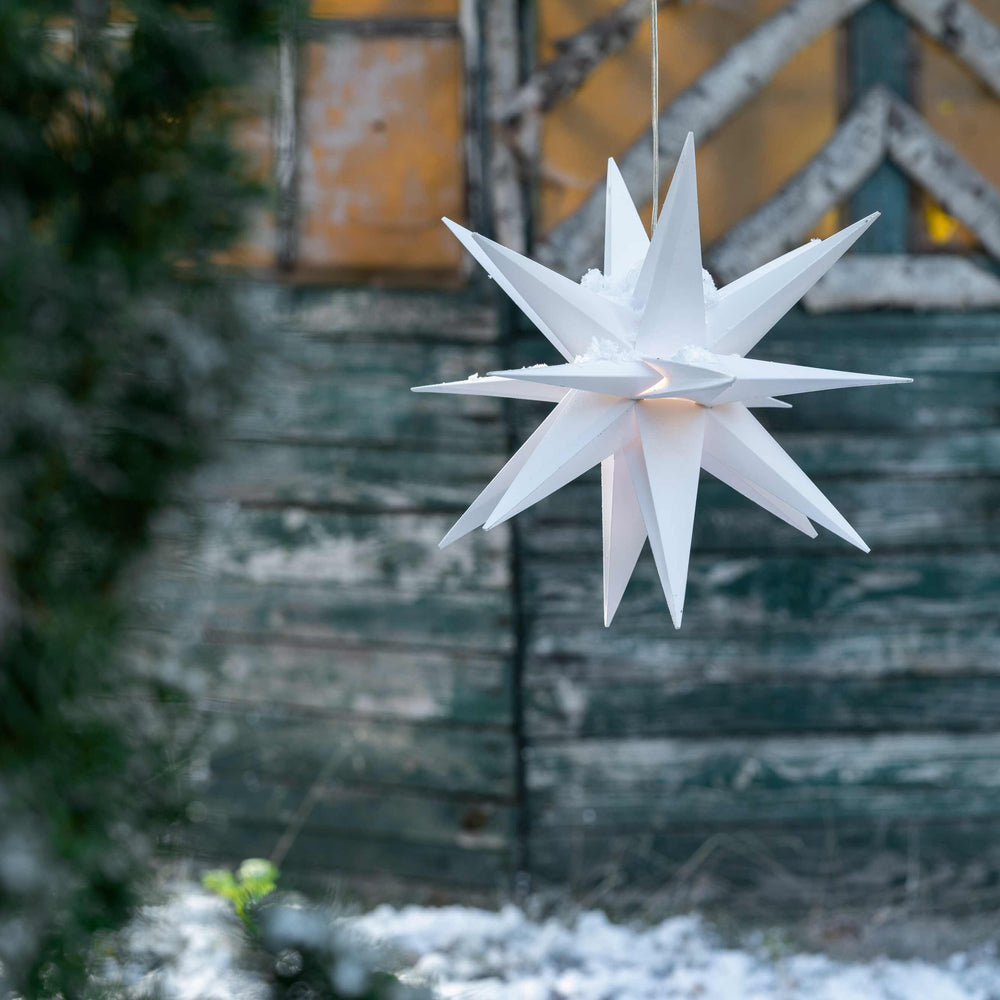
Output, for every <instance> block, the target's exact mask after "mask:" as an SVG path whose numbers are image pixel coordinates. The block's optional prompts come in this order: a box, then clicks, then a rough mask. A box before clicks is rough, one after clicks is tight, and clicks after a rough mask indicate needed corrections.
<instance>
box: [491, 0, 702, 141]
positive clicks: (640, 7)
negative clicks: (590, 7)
mask: <svg viewBox="0 0 1000 1000" xmlns="http://www.w3.org/2000/svg"><path fill="white" fill-rule="evenodd" d="M681 2H684V0H658V5H659V6H660V7H664V6H666V5H667V4H677V3H681ZM649 10H650V7H649V0H625V2H624V3H622V4H619V6H617V7H616V8H615V9H614V10H613V11H611V13H609V14H605V16H604V17H599V18H598V19H597V20H596V21H592V22H591V23H590V24H588V25H587V27H585V28H583V29H582V30H580V31H578V32H577V33H576V34H575V35H570V36H569V37H568V38H563V39H560V40H559V41H558V42H556V48H557V49H558V55H557V56H556V57H555V58H554V59H551V60H550V61H549V62H547V63H546V64H545V65H544V66H541V67H539V68H538V69H537V70H535V72H534V73H532V75H531V76H530V77H529V78H528V79H527V80H526V81H525V83H524V85H523V86H522V87H521V88H520V89H519V90H518V91H517V93H516V94H514V95H513V96H512V97H511V98H510V99H509V100H508V101H506V102H505V103H504V105H503V106H502V107H501V108H500V109H499V110H498V112H497V114H498V117H499V118H500V120H501V121H505V122H511V121H513V120H514V119H515V118H518V117H520V116H521V115H524V114H528V113H541V112H544V111H548V110H549V109H550V108H552V107H554V106H555V105H556V104H558V103H559V102H560V101H563V100H565V99H566V98H567V97H569V96H570V95H571V94H575V93H576V91H577V90H579V89H580V87H581V86H582V85H583V83H584V81H585V80H586V79H587V77H588V76H590V74H591V73H592V72H593V71H594V70H595V69H596V68H597V67H598V66H599V65H600V64H601V63H602V62H603V61H604V60H605V59H607V57H608V56H611V55H614V54H615V53H616V52H619V51H620V50H621V49H623V48H625V46H626V45H628V43H629V42H630V41H631V40H632V38H633V36H634V35H635V33H636V30H637V29H638V27H639V25H640V24H642V22H643V21H645V20H646V19H647V18H648V17H649Z"/></svg>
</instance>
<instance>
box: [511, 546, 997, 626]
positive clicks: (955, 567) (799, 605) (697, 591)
mask: <svg viewBox="0 0 1000 1000" xmlns="http://www.w3.org/2000/svg"><path fill="white" fill-rule="evenodd" d="M998 589H1000V551H994V552H960V553H958V554H951V553H940V554H937V553H935V554H931V555H910V554H896V553H891V554H890V553H883V554H880V555H879V556H878V558H874V557H869V556H865V555H862V554H858V555H857V556H854V555H850V554H848V555H842V556H834V555H819V554H816V555H812V556H803V557H793V556H780V557H779V556H775V557H771V558H758V557H755V556H746V557H742V558H741V557H734V556H727V555H725V554H708V553H705V554H701V553H695V554H694V555H693V556H692V559H691V570H690V576H689V583H688V590H687V595H688V596H687V602H686V605H685V615H684V626H685V631H687V632H688V634H689V635H691V636H694V635H698V634H700V635H703V636H709V635H713V634H725V632H726V630H727V629H739V628H746V627H747V626H760V624H761V623H763V622H766V623H767V627H768V628H774V627H779V626H783V625H791V624H793V623H796V622H806V621H810V622H819V621H825V620H830V619H845V620H850V621H851V622H853V623H855V624H861V623H869V624H875V623H884V624H891V623H893V622H896V621H914V620H917V619H919V620H921V621H924V622H928V623H930V622H937V623H942V624H944V623H950V622H954V621H955V620H956V618H958V619H960V620H964V621H971V620H974V619H990V618H992V619H994V620H995V617H996V593H997V590H998ZM527 592H528V605H529V607H530V608H532V609H533V612H532V613H533V616H534V618H535V621H536V623H541V624H542V627H544V628H545V629H547V630H551V629H559V628H575V627H576V626H577V624H578V623H579V622H580V620H581V619H582V618H584V617H586V616H587V614H588V612H589V609H591V608H594V607H598V606H599V605H600V602H601V570H600V564H599V563H592V564H573V563H569V562H567V561H563V562H562V563H556V564H553V562H552V561H551V560H538V562H537V564H536V565H533V566H532V567H531V569H530V576H529V578H528V580H527ZM662 605H663V594H662V592H661V590H660V587H659V584H658V582H657V581H656V573H655V569H654V567H653V566H652V560H651V559H649V560H644V559H640V564H639V566H638V568H637V571H636V574H635V578H634V580H633V582H632V584H631V585H630V587H629V590H628V591H627V592H626V594H625V599H624V601H623V602H622V607H621V611H620V612H619V613H620V614H623V615H624V617H623V618H622V619H621V620H620V621H619V619H618V618H617V617H616V620H615V624H616V626H617V627H619V628H622V629H625V628H629V627H631V625H632V624H633V623H634V622H635V621H636V619H646V620H648V621H649V622H650V623H651V626H652V627H653V628H655V627H656V626H655V624H654V623H658V624H659V625H660V626H661V627H662V628H663V629H664V630H667V629H668V628H669V619H668V617H667V615H666V609H665V608H664V607H663V606H662Z"/></svg>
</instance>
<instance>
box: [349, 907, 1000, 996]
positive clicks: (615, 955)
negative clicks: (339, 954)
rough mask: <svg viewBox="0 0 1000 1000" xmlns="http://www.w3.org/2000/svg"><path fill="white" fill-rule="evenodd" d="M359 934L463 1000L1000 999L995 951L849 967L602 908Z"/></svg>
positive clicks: (458, 910) (481, 913) (375, 924)
mask: <svg viewBox="0 0 1000 1000" xmlns="http://www.w3.org/2000/svg"><path fill="white" fill-rule="evenodd" d="M353 923H354V926H355V927H357V928H358V929H359V930H362V931H363V932H365V933H366V934H368V935H369V936H370V937H372V938H375V939H377V941H379V942H382V943H384V944H385V945H388V946H389V947H391V948H394V949H395V950H397V951H398V952H399V953H400V954H401V955H403V956H404V958H405V959H407V960H408V961H409V962H410V963H411V965H410V970H409V972H408V973H407V978H412V979H414V980H417V981H422V982H428V983H432V984H434V985H436V987H437V989H438V991H439V993H440V994H441V996H442V997H444V998H458V997H461V998H463V1000H675V998H676V1000H681V998H683V1000H806V998H808V1000H998V998H1000V961H998V959H997V957H996V954H995V951H993V950H981V951H979V952H977V953H969V954H957V955H953V956H952V957H951V958H950V959H948V960H946V961H944V962H941V963H930V962H924V961H916V960H911V961H890V960H886V959H879V960H876V961H871V962H839V961H835V960H833V959H830V958H827V957H824V956H822V955H813V954H784V955H782V956H780V957H779V956H775V955H771V954H769V953H768V951H767V950H766V949H764V948H763V947H761V948H751V949H743V950H737V949H733V948H726V947H723V946H722V945H721V944H719V943H718V941H717V940H716V939H715V938H714V936H713V935H712V933H711V932H710V931H709V930H708V928H707V927H706V926H705V925H704V924H703V923H702V922H701V921H700V920H699V918H698V917H694V916H684V917H672V918H670V919H668V920H665V921H663V922H662V923H660V924H656V925H654V926H650V927H644V928H642V927H634V928H631V927H627V926H621V925H616V924H613V923H611V922H610V921H609V920H608V918H607V917H606V916H605V915H604V914H603V913H601V912H599V911H591V912H587V913H583V914H581V915H580V916H579V917H578V918H577V919H576V920H575V921H574V922H573V923H571V924H566V923H562V922H560V921H558V920H547V921H545V922H542V923H536V922H533V921H531V920H529V919H528V918H527V917H526V916H525V915H524V913H523V912H522V911H520V910H518V909H516V908H515V907H513V906H507V907H504V908H503V909H502V910H501V911H500V912H499V913H493V912H489V911H485V910H474V909H468V908H465V907H444V908H438V909H431V908H424V907H408V908H405V909H402V910H396V909H393V908H391V907H388V906H381V907H379V908H378V909H376V910H374V911H372V912H371V913H369V914H367V915H365V916H363V917H360V918H358V919H356V920H355V921H354V922H353Z"/></svg>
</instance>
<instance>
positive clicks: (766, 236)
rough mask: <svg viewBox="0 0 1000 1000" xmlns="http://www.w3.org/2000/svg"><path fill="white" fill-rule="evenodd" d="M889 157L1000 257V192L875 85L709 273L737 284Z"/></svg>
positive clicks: (726, 243)
mask: <svg viewBox="0 0 1000 1000" xmlns="http://www.w3.org/2000/svg"><path fill="white" fill-rule="evenodd" d="M886 156H888V157H889V158H891V160H892V161H893V162H894V163H895V164H896V165H897V166H898V167H899V168H900V169H901V170H902V171H903V172H904V173H905V174H906V175H907V176H908V177H909V178H910V179H911V180H913V181H915V182H916V183H917V184H920V185H921V186H923V187H924V188H926V189H927V190H928V191H929V192H930V193H931V194H932V195H933V196H934V197H935V198H936V199H937V200H938V201H939V202H940V203H941V204H942V205H943V206H944V208H945V209H946V210H947V211H948V212H950V213H951V214H952V215H954V216H955V217H956V218H958V219H961V220H962V222H964V223H965V224H966V225H967V226H968V227H969V228H970V229H971V230H972V231H973V232H974V233H975V234H976V236H978V237H979V239H980V240H981V241H982V243H983V246H984V247H985V248H986V249H987V250H988V251H989V252H990V253H991V254H992V255H993V256H995V257H997V258H1000V191H997V189H996V188H994V187H993V186H992V185H991V184H990V183H989V181H987V180H986V178H984V177H983V176H982V175H981V174H980V173H978V171H976V170H975V169H974V168H973V167H972V166H970V165H969V163H968V162H967V161H966V160H965V159H964V158H963V157H962V156H961V155H960V154H959V153H958V152H957V151H956V150H955V149H954V148H953V147H952V146H951V145H949V144H948V143H947V142H946V141H945V140H944V139H942V138H941V136H939V135H938V134H937V133H936V132H935V131H934V130H933V129H932V128H931V127H930V126H929V125H928V124H927V123H926V122H925V121H924V120H923V118H921V117H920V115H919V114H917V112H916V111H914V110H913V108H911V107H910V106H909V105H908V104H906V103H905V102H904V101H902V100H900V99H899V98H898V97H896V96H895V95H894V94H892V93H890V92H889V91H888V90H886V89H885V88H883V87H875V88H873V89H872V90H870V91H869V92H868V93H867V94H866V95H865V97H864V98H863V99H862V100H861V101H860V102H859V103H858V105H857V107H856V108H855V109H854V111H852V112H851V114H850V115H848V117H847V118H846V119H845V120H844V121H843V122H842V123H841V125H840V126H839V127H838V128H837V130H836V131H835V132H834V134H833V136H832V137H831V138H830V140H829V141H828V142H827V144H826V145H825V146H824V147H823V149H822V150H820V152H819V153H818V154H817V156H816V157H815V158H814V159H813V160H811V161H810V162H809V163H808V164H807V165H806V166H805V167H803V168H802V170H800V171H799V172H798V173H797V174H796V175H795V176H794V177H793V178H792V179H791V180H790V181H789V182H788V183H787V184H786V185H785V186H784V187H783V188H781V190H780V191H778V192H777V194H775V195H774V196H773V197H771V198H769V199H768V200H767V201H766V202H765V203H764V204H763V205H761V207H760V208H758V209H757V210H756V211H755V212H753V213H751V214H750V215H748V216H746V217H745V218H744V219H743V220H742V221H740V222H739V223H738V224H737V225H736V226H734V227H733V228H732V229H731V230H730V231H729V233H727V234H726V236H725V237H724V238H723V239H721V240H720V241H719V242H718V243H716V244H715V246H714V247H712V248H711V249H710V250H709V251H708V253H707V254H706V260H707V262H708V266H709V268H710V269H712V270H713V272H714V273H715V274H716V276H717V277H718V278H719V280H720V281H723V282H726V281H732V280H733V279H734V278H736V277H738V276H739V275H741V274H745V273H746V272H747V271H750V270H752V269H753V268H755V267H757V266H758V265H760V264H762V263H763V262H764V261H766V260H769V259H770V258H772V257H775V256H777V255H778V254H779V253H781V252H782V251H784V250H787V249H788V248H789V247H791V246H793V245H794V244H795V243H796V242H798V241H799V240H800V239H801V238H802V236H803V235H804V234H805V233H807V232H808V231H809V230H810V229H811V228H812V227H813V225H815V223H816V222H817V221H818V220H819V218H820V217H821V216H822V215H823V213H824V212H826V211H828V210H829V209H831V208H834V207H835V206H836V205H838V204H840V202H841V201H843V200H844V198H846V197H847V196H848V195H849V194H850V193H851V192H852V191H853V190H854V189H855V188H856V187H857V186H858V184H860V183H861V182H862V181H863V180H864V179H865V177H867V176H868V174H869V173H871V171H872V170H874V169H875V167H876V166H877V165H878V164H879V163H880V162H881V161H882V160H883V159H884V158H885V157H886Z"/></svg>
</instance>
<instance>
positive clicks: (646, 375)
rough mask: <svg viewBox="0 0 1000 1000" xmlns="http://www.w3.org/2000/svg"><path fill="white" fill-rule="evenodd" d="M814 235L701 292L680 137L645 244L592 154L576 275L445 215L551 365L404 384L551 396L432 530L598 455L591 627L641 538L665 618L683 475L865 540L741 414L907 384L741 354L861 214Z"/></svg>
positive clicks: (607, 614)
mask: <svg viewBox="0 0 1000 1000" xmlns="http://www.w3.org/2000/svg"><path fill="white" fill-rule="evenodd" d="M877 217H878V213H875V215H871V216H869V217H868V218H867V219H862V220H861V221H860V222H856V223H855V224H854V225H852V226H848V228H847V229H844V230H842V231H841V232H839V233H837V234H836V235H834V236H831V237H830V238H829V239H825V240H813V241H812V242H810V243H807V244H805V246H802V247H799V248H798V249H797V250H792V251H791V252H790V253H786V254H785V255H784V256H782V257H779V258H777V259H776V260H773V261H771V262H770V263H769V264H765V265H763V266H762V267H759V268H757V270H756V271H752V272H751V273H750V274H747V275H745V276H744V277H742V278H739V279H737V280H736V281H734V282H732V283H731V284H729V285H726V286H725V287H724V288H722V289H720V290H719V291H716V290H715V288H714V285H713V284H712V283H711V278H710V277H709V276H708V275H707V272H703V270H702V265H701V238H700V235H699V229H698V191H697V184H696V180H695V163H694V137H693V135H689V136H688V138H687V142H686V143H685V145H684V149H683V151H682V153H681V156H680V159H679V160H678V163H677V168H676V170H675V172H674V176H673V180H672V181H671V185H670V189H669V191H668V192H667V197H666V199H665V201H664V203H663V209H662V211H661V214H660V218H659V222H658V224H657V226H656V229H655V234H654V236H653V239H652V241H650V240H649V239H648V238H647V236H646V231H645V228H644V227H643V224H642V221H641V220H640V218H639V214H638V212H637V211H636V208H635V206H634V205H633V203H632V199H631V197H630V196H629V193H628V190H627V188H626V187H625V183H624V181H623V180H622V177H621V174H619V172H618V168H617V167H616V166H615V164H614V161H609V162H608V181H607V210H606V218H605V227H606V228H605V235H604V272H603V274H601V273H599V272H596V271H592V272H590V273H589V274H588V275H586V276H585V277H584V279H583V281H582V282H581V283H580V284H577V283H575V282H573V281H570V280H569V279H568V278H564V277H563V276H562V275H559V274H556V273H555V272H553V271H550V270H549V269H548V268H546V267H543V266H542V265H541V264H537V263H535V262H534V261H532V260H529V259H528V258H526V257H523V256H521V255H520V254H517V253H514V252H513V251H511V250H508V249H506V248H505V247H503V246H500V245H499V244H498V243H494V242H493V241H492V240H488V239H486V238H485V237H483V236H480V235H478V234H476V233H472V232H469V231H468V230H467V229H463V228H462V227H461V226H457V225H455V223H453V222H451V221H449V220H448V219H445V220H444V221H445V224H446V225H447V226H448V227H449V228H450V229H451V230H452V232H454V233H455V235H456V236H457V237H458V238H459V240H461V241H462V243H463V244H464V246H465V247H466V249H467V250H468V251H469V252H470V253H471V254H472V256H473V257H475V259H476V260H477V261H479V263H480V264H482V266H483V267H484V268H485V269H486V270H487V271H488V272H489V274H490V276H491V277H492V278H494V279H495V280H496V282H497V283H498V284H499V285H500V287H501V288H503V290H504V291H505V292H506V293H507V294H508V295H509V296H510V297H511V298H512V299H513V300H514V302H516V303H517V305H518V306H519V307H520V308H521V309H522V310H523V312H524V313H525V314H526V315H527V316H528V318H529V319H531V321H532V322H533V323H534V324H535V325H536V326H537V327H538V328H539V329H540V330H541V331H542V333H543V334H545V336H546V337H547V338H548V339H549V340H550V341H551V342H552V344H553V346H554V347H555V348H556V350H558V351H559V353H560V354H561V355H562V356H563V357H564V358H565V359H566V362H567V363H566V364H558V365H536V366H535V367H533V368H522V369H518V370H514V371H498V372H490V373H489V375H488V376H487V377H485V378H480V377H478V376H471V377H470V378H468V379H466V380H465V381H462V382H444V383H441V384H438V385H423V386H417V387H416V388H415V389H414V391H415V392H449V393H466V394H472V395H484V396H505V397H510V398H515V399H535V400H543V401H546V402H553V403H555V404H556V406H555V408H554V409H553V410H552V412H551V413H550V414H549V415H548V417H547V418H546V419H545V420H544V421H543V422H542V423H541V424H540V425H539V427H538V428H537V430H536V431H535V432H534V434H532V435H531V437H530V438H528V440H527V441H526V442H525V443H524V445H522V446H521V448H520V449H519V450H518V451H517V452H516V453H515V454H514V456H513V457H512V458H511V459H510V461H509V462H508V463H507V464H506V465H505V466H504V467H503V468H502V469H501V470H500V472H499V473H498V474H497V475H496V477H495V478H494V479H493V480H492V482H490V483H489V485H488V486H487V487H486V488H485V489H484V490H483V491H482V493H480V494H479V496H478V497H477V498H476V499H475V501H474V502H473V503H472V506H470V507H469V509H468V510H467V511H466V512H465V513H464V514H463V515H462V517H460V518H459V520H458V521H457V522H456V524H455V525H454V527H452V529H451V530H450V531H449V532H448V534H447V535H445V537H444V538H443V539H442V541H441V546H442V547H443V546H445V545H448V544H450V543H451V542H454V541H455V540H456V539H458V538H461V537H462V536H463V535H466V534H468V533H469V532H470V531H472V530H474V529H475V528H477V527H479V526H484V527H485V528H486V529H490V528H492V527H494V526H495V525H497V524H500V523H501V522H503V521H506V520H507V519H508V518H510V517H513V516H514V515H515V514H518V513H520V512H521V511H523V510H524V509H525V508H527V507H530V506H531V505H532V504H534V503H537V502H538V501H539V500H542V499H543V498H545V497H547V496H548V495H549V494H551V493H553V492H554V491H555V490H557V489H559V488H560V487H561V486H564V485H566V483H568V482H570V481H571V480H573V479H575V478H576V477H577V476H579V475H581V474H582V473H583V472H586V471H587V470H588V469H590V468H591V467H592V466H594V465H596V464H597V463H598V462H600V463H601V490H602V512H603V529H604V624H605V625H609V624H610V623H611V619H612V618H613V617H614V614H615V611H616V610H617V608H618V605H619V603H620V601H621V598H622V594H623V593H624V591H625V586H626V584H627V583H628V581H629V578H630V577H631V575H632V571H633V569H634V568H635V564H636V562H637V560H638V558H639V553H640V552H641V551H642V547H643V545H644V544H645V541H646V538H647V536H648V538H649V542H650V547H651V548H652V550H653V558H654V560H655V562H656V569H657V572H658V573H659V577H660V582H661V583H662V585H663V592H664V594H665V595H666V599H667V605H668V606H669V608H670V615H671V618H672V619H673V622H674V626H675V627H676V628H680V624H681V614H682V611H683V607H684V592H685V589H686V586H687V573H688V558H689V555H690V550H691V531H692V526H693V524H694V510H695V501H696V498H697V493H698V477H699V470H700V469H705V470H706V471H707V472H709V473H711V474H712V475H713V476H715V477H716V478H718V479H721V480H722V481H723V482H724V483H727V484H728V485H729V486H731V487H732V488H733V489H735V490H737V491H738V492H740V493H742V494H743V495H744V496H746V497H747V498H749V499H750V500H753V501H754V502H755V503H757V504H759V505H760V506H761V507H763V508H764V509H765V510H767V511H770V512H771V513H772V514H774V515H775V516H776V517H779V518H781V519H782V520H783V521H786V522H787V523H788V524H790V525H792V526H793V527H795V528H798V529H799V531H802V532H804V533H805V534H807V535H809V536H810V537H815V536H816V530H815V529H814V528H813V525H812V523H811V522H812V521H815V522H816V523H817V524H819V525H822V526H823V527H824V528H827V529H829V530H830V531H832V532H834V533H835V534H837V535H839V536H840V537H841V538H844V539H846V540H847V541H848V542H850V543H851V544H852V545H856V546H857V547H858V548H859V549H861V550H862V551H864V552H867V551H868V546H867V545H865V543H864V542H863V541H862V539H861V537H860V536H859V535H858V533H857V532H856V531H855V530H854V529H853V528H852V527H851V526H850V525H849V524H848V523H847V521H846V520H845V519H844V518H843V517H842V516H841V514H840V513H839V512H838V511H837V510H836V508H834V506H833V504H831V503H830V501H829V500H827V498H826V497H825V496H824V495H823V494H822V493H821V492H820V491H819V489H818V488H817V487H816V486H815V484H814V483H813V482H812V481H811V480H810V479H809V478H808V476H806V474H805V473H804V472H803V471H802V470H801V469H800V468H799V467H798V466H797V465H796V464H795V462H793V461H792V459H791V458H790V457H789V456H788V455H787V454H786V452H785V451H784V450H783V449H782V448H781V446H780V445H779V444H778V442H777V441H775V439H774V438H773V437H772V436H771V435H770V434H769V433H768V432H767V431H766V430H765V429H764V428H763V427H762V426H761V424H760V423H758V421H757V420H756V419H755V418H754V417H753V415H752V414H751V413H750V408H751V407H764V406H770V407H779V406H788V405H789V404H788V403H784V402H782V401H781V400H780V399H779V398H778V397H781V396H787V395H791V394H793V393H799V392H813V391H816V390H819V389H838V388H844V387H848V386H860V385H883V384H886V383H890V382H909V381H910V379H905V378H893V377H891V376H886V375H862V374H858V373H855V372H839V371H828V370H826V369H822V368H804V367H800V366H798V365H786V364H775V363H772V362H769V361H758V360H756V359H751V358H747V357H746V356H745V355H746V354H747V353H748V352H749V351H750V350H752V349H753V347H754V346H755V345H756V344H757V343H758V341H760V339H761V338H762V337H763V336H764V335H765V334H766V333H767V332H768V330H770V329H771V328H772V327H773V326H774V325H775V323H777V322H778V320H779V319H781V317H782V316H784V314H785V313H786V312H788V310H789V309H790V308H791V307H792V306H793V305H794V304H795V303H796V302H797V301H798V300H799V299H800V298H801V297H802V296H803V295H804V294H805V293H806V292H807V291H808V290H809V288H810V287H812V285H813V284H814V283H815V282H816V281H817V280H818V279H819V278H820V277H821V276H822V275H823V274H825V273H826V272H827V271H828V270H829V269H830V268H831V267H832V266H833V264H834V263H836V261H837V260H838V259H839V258H840V256H841V255H842V254H843V253H844V252H845V251H846V250H847V249H848V248H849V247H850V246H851V245H852V244H853V243H854V242H855V240H857V239H858V237H860V236H861V234H862V233H864V231H865V230H866V229H867V228H868V227H869V226H870V225H871V224H872V223H873V222H874V221H875V219H876V218H877Z"/></svg>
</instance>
